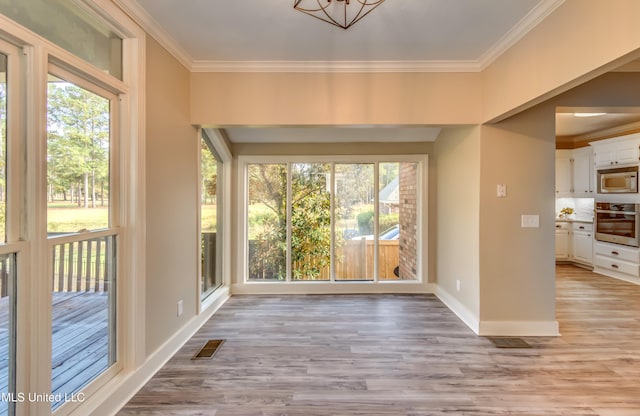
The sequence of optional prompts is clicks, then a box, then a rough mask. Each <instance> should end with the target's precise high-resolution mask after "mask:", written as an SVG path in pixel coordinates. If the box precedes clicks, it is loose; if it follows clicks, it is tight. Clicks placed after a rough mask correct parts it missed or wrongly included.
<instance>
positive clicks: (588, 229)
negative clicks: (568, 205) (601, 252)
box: [570, 222, 593, 266]
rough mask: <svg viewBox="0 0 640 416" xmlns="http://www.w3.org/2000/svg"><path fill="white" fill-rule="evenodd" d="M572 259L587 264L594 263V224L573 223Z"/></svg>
mask: <svg viewBox="0 0 640 416" xmlns="http://www.w3.org/2000/svg"><path fill="white" fill-rule="evenodd" d="M571 228H572V234H573V235H572V239H571V255H570V257H571V260H572V261H576V262H579V263H583V264H585V265H589V266H590V265H592V264H593V224H587V223H580V222H574V223H572V224H571Z"/></svg>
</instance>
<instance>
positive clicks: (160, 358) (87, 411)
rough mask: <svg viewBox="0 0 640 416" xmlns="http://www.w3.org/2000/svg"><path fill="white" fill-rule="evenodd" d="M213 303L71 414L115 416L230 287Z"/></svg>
mask: <svg viewBox="0 0 640 416" xmlns="http://www.w3.org/2000/svg"><path fill="white" fill-rule="evenodd" d="M211 296H214V297H215V298H214V300H212V302H211V305H210V307H209V308H208V309H206V310H205V311H203V312H202V313H201V314H200V315H197V316H195V317H193V318H192V319H191V320H190V321H189V322H188V323H187V324H185V325H184V326H183V327H182V328H181V329H180V330H179V331H177V332H176V333H175V334H173V336H172V337H171V338H170V339H169V340H167V341H166V342H165V343H164V344H162V345H161V346H160V348H158V349H157V350H156V351H155V352H154V353H153V354H151V355H150V356H149V357H147V360H146V361H145V363H144V364H143V365H141V366H140V367H138V368H137V369H135V370H133V371H129V372H124V373H123V374H119V375H117V376H116V377H114V378H113V379H112V380H110V381H109V382H108V383H107V384H106V385H105V386H104V388H102V389H100V391H99V392H98V393H97V394H95V395H93V396H91V397H88V398H87V400H86V401H85V402H84V403H82V405H81V406H78V407H77V408H76V409H75V410H74V411H73V412H72V413H70V414H69V416H86V415H92V416H113V415H115V414H116V413H117V412H118V411H119V410H120V409H121V408H122V407H123V406H124V405H125V404H127V402H128V401H129V400H131V398H132V397H133V396H134V395H135V394H136V393H137V392H138V390H140V389H141V388H142V387H143V386H144V385H145V384H146V383H147V382H148V381H149V379H151V377H153V375H154V374H155V373H156V372H158V370H160V369H161V368H162V366H163V365H165V364H166V362H167V361H169V359H170V358H171V357H173V355H174V354H175V353H176V352H178V350H179V349H180V348H182V346H183V345H184V344H185V343H186V342H187V341H188V340H189V339H190V338H191V337H192V336H193V335H194V334H195V333H196V332H197V331H198V330H199V329H200V328H201V327H202V325H204V324H205V323H206V322H207V321H208V320H209V318H211V316H213V314H214V313H215V312H216V311H217V310H218V309H219V308H220V307H221V306H222V305H224V303H225V302H226V301H227V300H228V299H229V296H230V293H229V288H228V287H222V288H220V289H218V290H217V291H216V292H214V293H213V294H211Z"/></svg>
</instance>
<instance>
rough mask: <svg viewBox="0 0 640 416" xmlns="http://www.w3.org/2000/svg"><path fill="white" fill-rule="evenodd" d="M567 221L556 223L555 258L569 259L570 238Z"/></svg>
mask: <svg viewBox="0 0 640 416" xmlns="http://www.w3.org/2000/svg"><path fill="white" fill-rule="evenodd" d="M569 237H570V231H569V223H568V222H557V223H556V260H569V254H570V248H571V240H570V238H569Z"/></svg>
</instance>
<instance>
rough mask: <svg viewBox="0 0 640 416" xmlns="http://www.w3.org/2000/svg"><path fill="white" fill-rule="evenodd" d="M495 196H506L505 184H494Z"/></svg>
mask: <svg viewBox="0 0 640 416" xmlns="http://www.w3.org/2000/svg"><path fill="white" fill-rule="evenodd" d="M496 196H497V197H498V198H506V196H507V185H505V184H503V183H499V184H498V185H497V186H496Z"/></svg>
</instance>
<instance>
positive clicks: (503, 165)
mask: <svg viewBox="0 0 640 416" xmlns="http://www.w3.org/2000/svg"><path fill="white" fill-rule="evenodd" d="M481 131H482V139H481V147H480V152H481V167H480V181H481V182H480V320H481V327H480V328H481V331H482V329H483V327H485V328H486V324H488V323H490V324H491V325H492V328H495V327H510V325H509V324H507V323H508V322H515V321H518V322H523V327H524V322H528V323H529V324H527V325H530V326H528V328H529V330H531V328H533V327H536V328H546V330H541V332H543V333H544V332H546V331H547V330H548V331H553V329H552V328H553V326H554V322H555V251H554V250H555V244H554V241H555V240H554V237H555V234H554V224H555V223H554V217H555V212H554V201H555V128H554V109H553V108H552V107H549V106H546V107H545V108H544V109H542V110H541V109H536V110H535V111H534V110H530V111H528V112H527V114H524V115H519V116H515V117H512V118H510V119H508V120H505V121H504V122H502V123H499V124H497V125H494V126H483V127H482V129H481ZM497 184H505V185H506V186H507V197H506V198H498V197H497V196H496V185H497ZM523 214H527V215H539V218H540V227H539V228H521V226H520V225H521V215H523ZM488 334H492V335H501V334H499V333H495V329H491V330H488Z"/></svg>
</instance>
